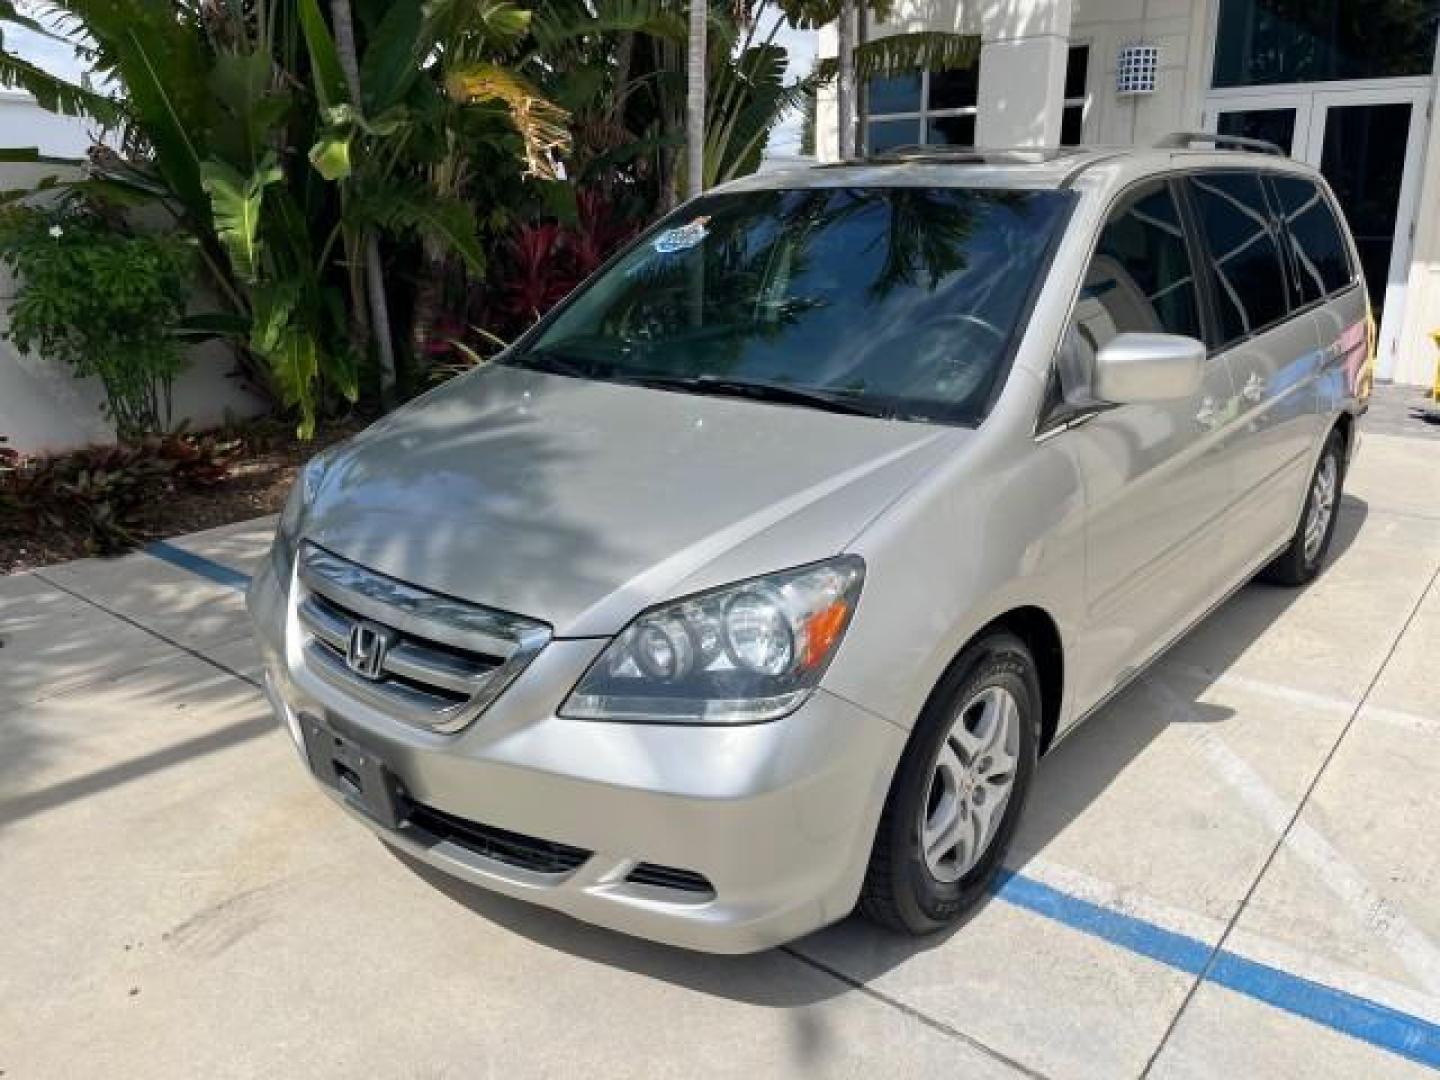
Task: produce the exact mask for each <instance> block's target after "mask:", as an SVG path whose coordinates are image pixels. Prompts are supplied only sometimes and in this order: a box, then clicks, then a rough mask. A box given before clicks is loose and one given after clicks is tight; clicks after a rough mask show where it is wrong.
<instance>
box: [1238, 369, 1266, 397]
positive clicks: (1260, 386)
mask: <svg viewBox="0 0 1440 1080" xmlns="http://www.w3.org/2000/svg"><path fill="white" fill-rule="evenodd" d="M1240 396H1241V397H1243V398H1244V399H1245V400H1246V401H1248V402H1250V403H1251V404H1255V403H1257V402H1259V401H1260V400H1261V399H1262V398H1263V397H1264V396H1265V380H1264V379H1262V378H1261V377H1260V373H1259V372H1258V371H1252V372H1251V373H1250V378H1248V379H1246V380H1245V386H1244V387H1243V388H1242V389H1241V391H1240Z"/></svg>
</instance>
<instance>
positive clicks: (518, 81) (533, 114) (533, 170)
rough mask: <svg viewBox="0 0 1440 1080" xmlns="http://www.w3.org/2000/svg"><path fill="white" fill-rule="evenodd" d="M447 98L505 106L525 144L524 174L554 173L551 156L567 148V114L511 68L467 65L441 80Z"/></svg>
mask: <svg viewBox="0 0 1440 1080" xmlns="http://www.w3.org/2000/svg"><path fill="white" fill-rule="evenodd" d="M445 90H446V92H447V93H448V94H449V95H450V97H451V98H452V99H453V100H455V101H459V102H462V103H465V104H476V103H479V102H486V101H493V102H498V103H500V104H501V105H503V106H504V107H505V110H506V112H507V113H508V115H509V117H510V122H511V123H512V124H514V126H515V130H516V131H518V132H519V133H520V138H521V140H522V141H523V142H524V144H525V164H526V170H525V171H526V173H527V174H528V175H530V176H538V177H542V178H544V179H554V177H555V175H556V168H555V157H556V155H558V154H563V153H565V152H566V151H568V150H569V149H570V131H569V129H568V128H567V127H566V122H567V121H568V120H569V119H570V114H569V113H567V112H566V111H565V110H564V109H562V108H560V106H558V105H556V104H555V103H554V102H553V101H551V100H549V99H548V98H546V97H545V96H543V95H542V94H541V93H540V91H539V90H537V89H536V88H535V87H534V86H533V85H531V83H530V81H529V80H528V79H526V78H525V77H524V76H523V75H520V74H519V73H518V72H516V71H515V70H514V69H512V68H507V67H501V66H500V65H498V64H468V65H465V66H462V67H460V68H458V69H456V70H455V71H452V72H451V73H450V74H449V76H448V77H447V78H446V80H445Z"/></svg>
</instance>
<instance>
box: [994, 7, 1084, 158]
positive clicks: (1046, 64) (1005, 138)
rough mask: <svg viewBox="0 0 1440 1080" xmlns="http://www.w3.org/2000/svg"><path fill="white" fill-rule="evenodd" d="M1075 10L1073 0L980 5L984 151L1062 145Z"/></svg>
mask: <svg viewBox="0 0 1440 1080" xmlns="http://www.w3.org/2000/svg"><path fill="white" fill-rule="evenodd" d="M1071 7H1072V3H1071V0H991V2H989V3H985V4H983V5H982V11H983V14H982V15H981V38H980V102H979V117H978V118H977V122H976V142H977V143H978V144H979V145H980V146H1055V145H1058V144H1059V142H1060V118H1061V114H1062V109H1063V104H1064V100H1065V61H1066V58H1067V57H1068V55H1069V49H1070V16H1071Z"/></svg>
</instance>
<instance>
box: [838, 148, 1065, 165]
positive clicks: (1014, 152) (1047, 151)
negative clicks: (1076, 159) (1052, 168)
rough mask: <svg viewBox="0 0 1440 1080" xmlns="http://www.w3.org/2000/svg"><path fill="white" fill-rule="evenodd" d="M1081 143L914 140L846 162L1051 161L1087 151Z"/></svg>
mask: <svg viewBox="0 0 1440 1080" xmlns="http://www.w3.org/2000/svg"><path fill="white" fill-rule="evenodd" d="M1086 149H1087V148H1086V147H1080V146H950V145H946V144H944V143H940V144H928V145H927V144H924V143H912V144H907V145H904V146H891V147H887V148H886V149H884V150H878V151H876V152H874V153H871V154H869V155H867V156H865V157H863V158H859V159H856V160H855V161H851V162H847V164H856V163H863V162H866V161H927V160H928V161H956V162H982V163H983V162H993V161H1001V160H1005V159H1010V160H1015V161H1031V162H1049V161H1057V160H1059V159H1061V158H1066V157H1072V156H1074V155H1075V154H1080V153H1084V152H1086Z"/></svg>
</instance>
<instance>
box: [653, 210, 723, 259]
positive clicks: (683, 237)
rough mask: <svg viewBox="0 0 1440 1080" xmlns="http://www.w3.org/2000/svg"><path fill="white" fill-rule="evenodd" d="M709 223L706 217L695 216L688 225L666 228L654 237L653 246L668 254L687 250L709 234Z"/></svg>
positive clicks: (663, 253)
mask: <svg viewBox="0 0 1440 1080" xmlns="http://www.w3.org/2000/svg"><path fill="white" fill-rule="evenodd" d="M709 224H710V219H709V218H708V217H697V218H696V219H695V220H694V221H692V222H690V224H688V225H681V226H680V227H679V228H678V229H666V230H665V231H664V232H663V233H661V234H660V235H659V236H657V237H656V238H655V243H654V245H653V246H654V248H655V250H656V251H658V252H660V254H662V255H669V254H671V253H672V252H676V251H687V250H688V249H690V248H692V247H694V246H695V245H696V244H698V243H700V241H701V240H704V239H705V237H706V236H707V235H709V232H710V230H709V229H708V228H707V226H708V225H709Z"/></svg>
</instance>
